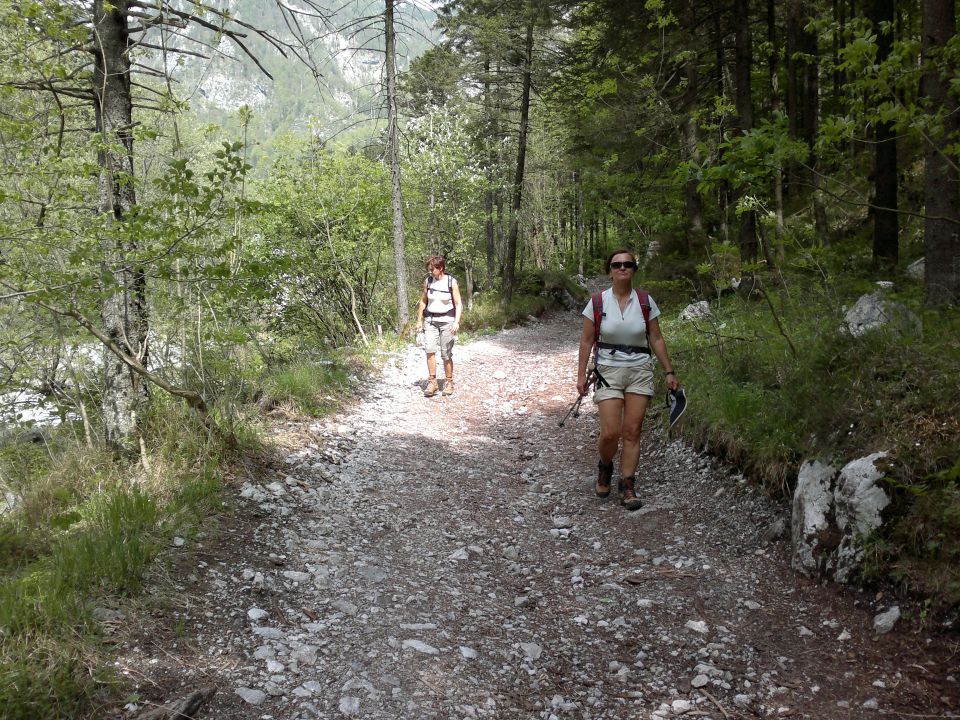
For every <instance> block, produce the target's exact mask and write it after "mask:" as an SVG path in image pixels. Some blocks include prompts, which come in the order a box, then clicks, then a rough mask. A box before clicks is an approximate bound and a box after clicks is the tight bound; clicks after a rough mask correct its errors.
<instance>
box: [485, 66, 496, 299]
mask: <svg viewBox="0 0 960 720" xmlns="http://www.w3.org/2000/svg"><path fill="white" fill-rule="evenodd" d="M483 112H484V117H485V119H486V125H487V168H486V170H487V172H486V176H487V188H486V190H484V193H483V214H484V217H485V218H486V221H485V222H484V225H483V231H484V237H485V238H486V244H485V251H486V256H487V258H486V259H487V282H488V283H490V284H491V285H493V273H494V267H495V263H494V259H495V249H494V242H493V172H494V167H496V158H495V157H494V153H493V148H494V147H495V138H496V132H495V131H494V130H495V128H494V117H493V102H492V99H491V97H490V57H489V56H487V57H485V58H484V61H483Z"/></svg>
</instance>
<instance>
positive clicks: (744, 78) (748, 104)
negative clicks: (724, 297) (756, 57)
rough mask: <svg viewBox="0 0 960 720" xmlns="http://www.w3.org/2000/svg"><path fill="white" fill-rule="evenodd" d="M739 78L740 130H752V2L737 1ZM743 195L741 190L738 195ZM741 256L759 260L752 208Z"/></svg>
mask: <svg viewBox="0 0 960 720" xmlns="http://www.w3.org/2000/svg"><path fill="white" fill-rule="evenodd" d="M734 9H735V13H736V18H735V22H736V28H737V29H736V35H735V38H734V41H735V43H736V62H735V65H734V75H735V78H736V104H737V131H738V133H739V134H743V133H745V132H747V131H748V130H752V129H753V94H752V92H751V87H750V74H751V70H752V66H753V43H752V39H751V37H750V2H749V0H736V4H735V6H734ZM742 196H743V190H742V189H738V190H737V193H736V197H737V198H738V199H739V198H740V197H742ZM740 258H741V259H742V260H743V261H744V262H753V261H754V260H756V259H757V217H756V213H755V212H754V211H753V210H748V211H746V212H744V213H743V214H741V216H740Z"/></svg>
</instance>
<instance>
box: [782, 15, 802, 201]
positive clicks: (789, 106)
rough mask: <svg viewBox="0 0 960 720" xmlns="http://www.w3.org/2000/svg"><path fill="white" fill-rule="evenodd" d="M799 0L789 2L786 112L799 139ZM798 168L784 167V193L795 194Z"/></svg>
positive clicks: (789, 129)
mask: <svg viewBox="0 0 960 720" xmlns="http://www.w3.org/2000/svg"><path fill="white" fill-rule="evenodd" d="M798 5H799V2H798V0H789V2H788V3H787V37H786V43H785V44H786V65H787V67H786V71H787V88H786V97H785V105H786V113H787V133H788V134H789V135H790V138H791V139H793V140H797V139H798V138H799V137H800V122H799V120H800V82H799V79H798V77H797V76H798V74H799V63H798V62H797V59H796V54H797V51H798V50H799V49H800V47H801V43H800V39H799V38H800V34H801V32H802V28H803V25H802V23H801V22H800V17H799V13H800V9H799V7H798ZM797 174H798V168H797V165H796V164H795V163H789V164H788V165H787V167H786V168H784V175H785V177H784V194H785V195H791V196H792V195H793V194H794V193H795V192H796V190H795V188H796V185H797Z"/></svg>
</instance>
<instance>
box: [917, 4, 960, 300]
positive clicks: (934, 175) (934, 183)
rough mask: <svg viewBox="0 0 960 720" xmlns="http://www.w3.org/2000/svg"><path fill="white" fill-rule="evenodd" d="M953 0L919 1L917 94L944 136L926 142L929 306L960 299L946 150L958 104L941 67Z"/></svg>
mask: <svg viewBox="0 0 960 720" xmlns="http://www.w3.org/2000/svg"><path fill="white" fill-rule="evenodd" d="M956 25H957V19H956V14H955V10H954V0H924V3H923V30H922V55H923V67H924V73H923V77H922V78H921V81H920V82H921V92H922V94H923V96H924V97H925V98H926V100H927V108H928V112H930V113H931V114H932V115H937V114H940V116H941V117H942V118H943V119H942V123H943V132H942V133H937V134H936V135H935V136H933V137H931V138H930V139H929V140H928V142H927V144H926V153H925V168H924V182H923V194H924V202H925V205H926V209H925V212H924V215H925V219H924V226H923V236H924V237H923V243H924V250H925V252H926V262H925V263H924V265H925V267H926V277H925V282H926V302H927V305H930V306H939V305H945V304H947V303H955V302H957V299H958V298H960V173H958V172H957V164H956V157H953V158H950V157H948V156H947V154H946V152H947V148H948V147H949V146H950V145H952V144H955V143H956V142H957V132H958V130H960V117H958V108H957V101H956V99H955V98H954V97H953V96H952V95H951V93H950V84H951V81H952V80H953V79H954V78H955V77H956V76H957V69H956V68H954V67H950V66H946V63H945V61H944V59H943V51H944V48H945V47H946V45H947V42H948V41H949V40H950V38H952V37H953V35H954V34H956Z"/></svg>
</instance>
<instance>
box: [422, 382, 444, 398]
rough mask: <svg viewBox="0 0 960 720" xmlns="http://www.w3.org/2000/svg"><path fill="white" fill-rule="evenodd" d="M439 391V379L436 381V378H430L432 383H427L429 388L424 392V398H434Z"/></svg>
mask: <svg viewBox="0 0 960 720" xmlns="http://www.w3.org/2000/svg"><path fill="white" fill-rule="evenodd" d="M439 389H440V386H439V385H437V379H436V378H430V381H429V382H428V383H427V388H426V390H424V391H423V396H424V397H433V396H434V395H436V394H437V390H439Z"/></svg>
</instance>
